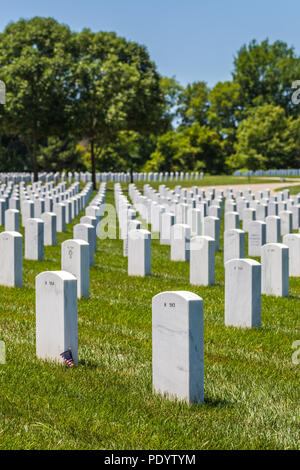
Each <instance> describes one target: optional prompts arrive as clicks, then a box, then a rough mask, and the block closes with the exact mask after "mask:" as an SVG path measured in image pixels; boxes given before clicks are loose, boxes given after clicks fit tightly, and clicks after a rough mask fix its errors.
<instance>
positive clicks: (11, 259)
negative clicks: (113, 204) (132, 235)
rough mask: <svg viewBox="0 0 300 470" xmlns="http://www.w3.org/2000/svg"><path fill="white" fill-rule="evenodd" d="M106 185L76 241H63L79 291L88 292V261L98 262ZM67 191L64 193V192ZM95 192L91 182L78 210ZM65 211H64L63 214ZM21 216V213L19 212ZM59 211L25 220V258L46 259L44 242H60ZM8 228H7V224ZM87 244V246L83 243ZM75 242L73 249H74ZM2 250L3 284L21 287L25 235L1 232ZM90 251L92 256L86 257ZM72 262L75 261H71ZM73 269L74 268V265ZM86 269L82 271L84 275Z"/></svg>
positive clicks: (90, 263) (64, 256)
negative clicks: (98, 245) (97, 234)
mask: <svg viewBox="0 0 300 470" xmlns="http://www.w3.org/2000/svg"><path fill="white" fill-rule="evenodd" d="M105 191H106V184H105V183H102V185H101V186H100V190H99V193H98V195H97V196H96V197H95V198H94V199H93V200H92V202H91V204H90V205H89V206H87V207H86V209H85V216H83V217H81V219H80V224H77V225H75V226H74V228H73V234H74V240H68V244H67V246H68V247H69V249H67V248H66V242H64V243H63V244H62V261H63V264H64V265H67V264H68V263H67V253H69V255H70V257H71V252H73V253H74V256H73V264H74V266H73V268H72V269H73V270H74V272H77V273H78V277H79V281H80V282H79V286H78V292H79V294H80V296H81V295H84V296H86V295H87V287H86V286H87V285H88V279H87V276H88V274H86V271H87V270H86V267H85V266H86V261H87V262H88V266H93V265H94V251H95V250H96V247H97V243H96V240H97V238H96V230H97V226H98V224H99V223H100V220H101V216H102V211H103V206H104V203H105ZM62 194H63V193H62ZM90 195H91V185H90V184H88V185H86V186H85V188H84V189H83V190H82V191H81V192H80V193H79V194H78V201H79V202H80V203H79V205H78V212H77V211H76V213H75V216H77V215H78V213H79V212H81V211H82V210H83V209H84V207H85V205H86V204H87V202H88V199H89V198H90ZM63 214H64V213H63ZM17 216H18V218H19V214H17ZM55 220H56V214H53V213H51V212H49V213H47V212H45V213H42V214H41V219H39V218H28V219H27V220H26V222H25V259H31V260H43V258H44V245H56V225H55ZM5 228H6V227H5ZM82 242H85V243H86V244H87V247H86V246H85V247H83V243H82ZM71 244H73V250H72V249H71ZM0 250H1V254H2V256H1V258H2V266H1V268H2V269H1V271H0V285H5V286H10V287H21V286H22V279H23V237H22V235H21V234H20V233H18V232H17V231H14V230H5V231H4V232H2V233H0ZM86 250H87V253H88V258H86V255H85V253H86ZM69 265H70V266H71V265H72V262H70V263H69ZM70 269H71V268H70ZM81 271H82V274H81Z"/></svg>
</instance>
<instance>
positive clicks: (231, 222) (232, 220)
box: [224, 212, 240, 230]
mask: <svg viewBox="0 0 300 470" xmlns="http://www.w3.org/2000/svg"><path fill="white" fill-rule="evenodd" d="M224 224H225V225H224V228H225V230H232V229H238V228H240V217H239V213H238V212H225V217H224Z"/></svg>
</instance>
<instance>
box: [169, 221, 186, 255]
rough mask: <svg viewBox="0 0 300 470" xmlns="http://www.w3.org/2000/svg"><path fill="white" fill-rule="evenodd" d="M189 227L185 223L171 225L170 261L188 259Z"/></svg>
mask: <svg viewBox="0 0 300 470" xmlns="http://www.w3.org/2000/svg"><path fill="white" fill-rule="evenodd" d="M190 235H191V228H190V226H189V225H186V224H175V225H173V226H172V227H171V261H189V259H190Z"/></svg>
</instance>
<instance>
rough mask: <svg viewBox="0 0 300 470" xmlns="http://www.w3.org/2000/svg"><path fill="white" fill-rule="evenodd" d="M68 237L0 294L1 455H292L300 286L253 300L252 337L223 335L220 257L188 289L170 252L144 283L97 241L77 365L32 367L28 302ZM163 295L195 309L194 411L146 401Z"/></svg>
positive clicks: (81, 306)
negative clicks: (197, 372)
mask: <svg viewBox="0 0 300 470" xmlns="http://www.w3.org/2000/svg"><path fill="white" fill-rule="evenodd" d="M112 189H113V186H112V184H109V185H108V193H107V202H112V201H113V191H112ZM78 220H79V218H78ZM78 220H77V221H78ZM222 228H223V225H222ZM2 229H3V228H2ZM221 234H222V230H221ZM68 238H72V226H71V225H69V226H67V233H65V234H59V236H58V245H57V247H46V248H45V260H44V261H42V262H36V261H26V260H24V287H23V288H4V287H1V288H0V340H3V341H5V343H6V350H7V358H6V364H4V365H0V380H1V384H0V448H1V449H20V448H23V449H129V450H130V449H296V448H299V437H300V436H299V401H300V400H299V398H300V395H299V379H300V376H299V372H300V364H299V365H296V364H293V363H292V354H293V353H294V352H295V350H293V349H292V344H293V342H294V341H296V340H300V333H299V314H300V278H291V279H290V297H289V298H285V299H283V298H275V297H266V296H263V297H262V328H260V329H251V330H244V329H237V328H232V327H231V328H228V327H227V328H226V327H225V326H224V267H223V256H222V251H220V252H218V253H217V255H216V285H215V286H213V287H195V286H190V285H189V265H188V263H181V262H171V261H170V248H169V247H167V246H160V245H159V241H158V240H153V241H152V276H150V277H147V278H136V277H128V276H127V258H124V257H123V256H122V242H121V241H120V240H98V252H97V254H96V257H95V267H94V268H91V271H90V277H91V279H90V289H91V298H90V299H89V300H86V299H82V300H80V301H79V302H78V322H79V365H78V367H76V368H74V369H68V368H66V367H64V366H61V365H56V364H53V363H50V362H43V361H40V360H37V359H36V358H35V291H34V282H35V276H36V275H37V274H38V273H40V272H42V271H46V270H58V269H60V243H61V242H62V241H63V240H65V239H68ZM222 246H223V242H222V239H221V247H222ZM236 288H237V289H239V286H236ZM166 290H190V291H192V292H195V293H196V294H199V295H200V296H201V297H202V298H203V300H204V327H205V337H204V351H205V403H204V404H201V405H192V406H188V405H186V404H184V403H180V402H171V401H168V400H166V399H165V398H163V397H161V396H158V395H153V393H152V372H151V354H152V351H151V300H152V297H153V296H154V295H156V294H158V293H159V292H162V291H166Z"/></svg>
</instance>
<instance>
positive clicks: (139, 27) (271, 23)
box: [0, 0, 300, 86]
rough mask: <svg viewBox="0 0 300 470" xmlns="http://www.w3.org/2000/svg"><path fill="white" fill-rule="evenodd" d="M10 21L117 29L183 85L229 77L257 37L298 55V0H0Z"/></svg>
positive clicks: (2, 22)
mask: <svg viewBox="0 0 300 470" xmlns="http://www.w3.org/2000/svg"><path fill="white" fill-rule="evenodd" d="M0 7H1V10H0V11H1V14H0V30H1V31H2V30H3V28H4V27H5V26H6V25H7V23H8V22H10V21H17V20H18V19H19V18H21V17H23V18H31V17H32V16H52V17H54V18H56V19H57V20H58V21H60V22H63V23H66V24H68V25H69V26H70V27H71V29H73V30H76V31H80V30H81V29H82V28H84V27H89V28H91V29H92V30H93V31H100V30H104V31H115V32H116V33H117V34H118V35H120V36H124V37H126V38H127V39H130V40H134V41H137V42H139V43H142V44H145V45H146V47H147V48H148V51H149V53H150V56H151V59H152V60H154V61H155V62H156V64H157V67H158V70H159V72H160V73H161V74H162V75H167V76H175V77H176V78H177V80H178V81H179V82H180V83H181V84H183V85H186V84H187V83H188V82H192V81H196V80H204V81H206V82H207V83H208V84H209V85H210V86H212V85H214V84H215V83H217V82H218V81H223V80H228V79H230V78H231V71H232V68H233V57H234V55H235V54H236V52H237V51H238V49H239V48H240V46H241V45H242V44H244V43H248V42H249V41H250V40H251V39H253V38H255V39H257V40H259V41H261V40H263V39H265V38H266V37H268V38H269V39H270V41H272V42H273V41H275V40H277V39H281V40H283V41H286V42H287V43H288V44H289V45H293V46H294V47H295V50H296V52H297V54H300V34H299V30H300V2H299V0H285V1H282V0H273V1H271V0H251V1H246V0H240V1H238V0H210V1H209V0H185V1H183V0H51V1H50V0H10V1H9V0H0Z"/></svg>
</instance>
